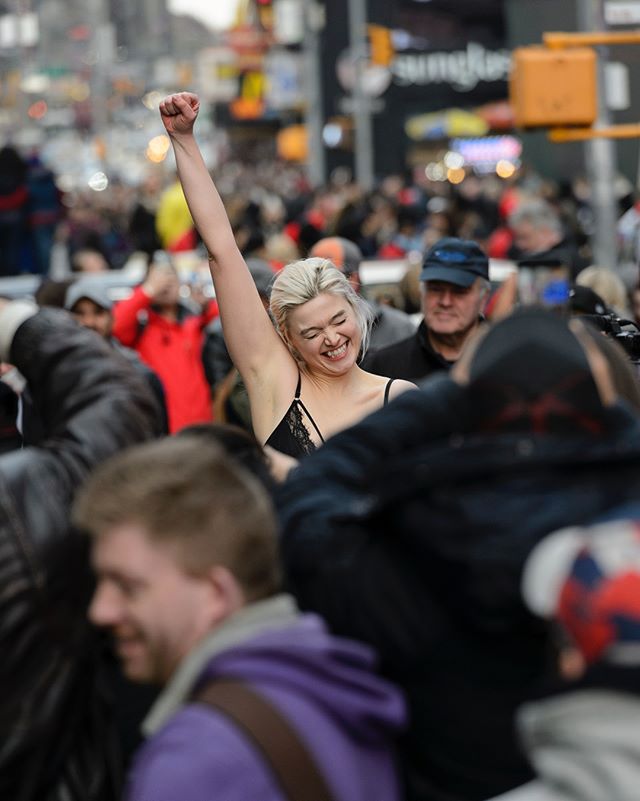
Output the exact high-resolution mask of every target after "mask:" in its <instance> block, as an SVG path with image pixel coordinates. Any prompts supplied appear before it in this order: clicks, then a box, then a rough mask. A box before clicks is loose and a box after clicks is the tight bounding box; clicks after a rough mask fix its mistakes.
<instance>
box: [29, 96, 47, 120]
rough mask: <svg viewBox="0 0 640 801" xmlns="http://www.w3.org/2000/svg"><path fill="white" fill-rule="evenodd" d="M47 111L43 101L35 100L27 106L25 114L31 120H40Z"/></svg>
mask: <svg viewBox="0 0 640 801" xmlns="http://www.w3.org/2000/svg"><path fill="white" fill-rule="evenodd" d="M47 111H48V106H47V103H46V101H44V100H37V101H36V102H35V103H32V105H30V106H29V109H28V111H27V114H28V115H29V116H30V117H31V119H32V120H41V119H42V118H43V117H44V115H45V114H46V113H47Z"/></svg>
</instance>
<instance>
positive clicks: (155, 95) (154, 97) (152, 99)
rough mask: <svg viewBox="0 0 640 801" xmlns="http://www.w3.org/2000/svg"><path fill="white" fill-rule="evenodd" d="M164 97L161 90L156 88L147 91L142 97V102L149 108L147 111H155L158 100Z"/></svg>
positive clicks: (158, 103)
mask: <svg viewBox="0 0 640 801" xmlns="http://www.w3.org/2000/svg"><path fill="white" fill-rule="evenodd" d="M163 98H164V95H163V94H162V92H158V91H157V90H155V89H154V90H153V91H152V92H147V94H146V95H144V97H143V98H142V104H143V105H144V106H145V107H146V108H148V109H149V111H155V110H156V109H157V108H158V106H159V105H160V101H161V100H162V99H163Z"/></svg>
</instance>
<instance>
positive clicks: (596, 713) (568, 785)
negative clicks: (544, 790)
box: [519, 690, 640, 801]
mask: <svg viewBox="0 0 640 801" xmlns="http://www.w3.org/2000/svg"><path fill="white" fill-rule="evenodd" d="M519 726H520V732H521V736H522V739H523V742H524V745H525V749H526V751H527V755H528V757H529V759H530V761H531V762H532V763H533V765H534V767H535V769H536V771H537V773H538V775H539V777H540V781H541V782H542V783H543V784H544V786H545V787H547V786H548V787H549V790H550V791H555V792H557V793H558V798H562V799H566V801H603V799H606V801H637V799H638V795H639V792H640V791H639V788H640V698H638V697H636V696H632V695H630V694H627V693H616V692H611V691H604V690H602V691H581V692H575V693H571V694H569V695H564V696H559V697H554V698H551V699H547V700H545V701H542V702H539V703H535V704H527V705H525V706H524V707H523V708H522V710H521V712H520V714H519ZM554 797H555V796H554Z"/></svg>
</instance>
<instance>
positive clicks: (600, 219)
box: [577, 0, 618, 269]
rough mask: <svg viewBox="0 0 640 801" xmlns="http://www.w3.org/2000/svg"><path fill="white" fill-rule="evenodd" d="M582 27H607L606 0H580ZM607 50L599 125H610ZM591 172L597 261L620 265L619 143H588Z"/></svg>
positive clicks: (602, 57)
mask: <svg viewBox="0 0 640 801" xmlns="http://www.w3.org/2000/svg"><path fill="white" fill-rule="evenodd" d="M577 13H578V27H579V28H580V30H582V31H598V30H604V29H605V24H604V13H603V8H602V0H578V6H577ZM606 56H607V50H606V48H599V58H598V120H597V122H596V125H597V126H598V127H600V126H607V125H609V124H610V121H611V119H610V114H609V111H608V109H607V107H606V102H605V97H604V85H605V83H604V71H605V64H606ZM585 159H586V162H587V175H588V177H589V182H590V184H591V203H592V206H593V214H594V224H595V228H594V232H593V236H592V240H591V249H592V253H593V261H594V263H595V264H599V265H601V266H603V267H611V268H614V269H615V268H616V266H617V263H618V246H617V237H616V223H617V217H618V214H617V202H616V197H615V193H614V179H615V176H616V154H615V145H614V143H613V141H611V140H610V139H593V140H592V141H589V142H586V143H585Z"/></svg>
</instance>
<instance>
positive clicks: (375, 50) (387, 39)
mask: <svg viewBox="0 0 640 801" xmlns="http://www.w3.org/2000/svg"><path fill="white" fill-rule="evenodd" d="M367 30H368V33H369V41H370V42H371V63H372V64H378V65H379V66H381V67H388V66H389V64H391V62H392V61H393V57H394V56H395V48H394V46H393V41H392V39H391V30H390V29H389V28H385V27H384V26H382V25H367Z"/></svg>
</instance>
